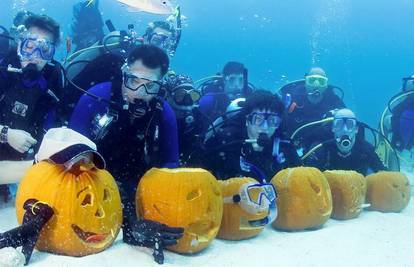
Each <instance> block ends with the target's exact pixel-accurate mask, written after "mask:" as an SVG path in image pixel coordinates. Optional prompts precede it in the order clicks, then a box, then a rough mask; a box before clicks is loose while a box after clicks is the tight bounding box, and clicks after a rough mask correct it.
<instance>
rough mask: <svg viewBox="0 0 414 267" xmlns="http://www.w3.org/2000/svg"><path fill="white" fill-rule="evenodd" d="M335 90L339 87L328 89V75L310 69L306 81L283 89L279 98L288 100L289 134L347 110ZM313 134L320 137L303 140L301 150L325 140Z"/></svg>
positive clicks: (287, 124) (329, 86) (306, 137)
mask: <svg viewBox="0 0 414 267" xmlns="http://www.w3.org/2000/svg"><path fill="white" fill-rule="evenodd" d="M335 88H338V87H334V86H332V85H329V84H328V77H327V76H326V73H325V71H324V70H323V69H321V68H318V67H314V68H311V70H310V71H309V73H307V74H306V75H305V79H304V80H299V81H295V82H292V83H289V84H287V85H285V86H283V87H282V88H281V89H280V94H281V96H282V99H285V102H286V106H287V111H288V112H287V114H288V117H287V120H286V129H287V133H288V134H292V133H294V132H295V130H297V129H298V128H299V127H301V126H303V125H306V124H308V123H311V122H314V121H319V120H321V119H323V118H324V117H325V116H326V115H327V114H328V113H329V111H331V110H334V109H339V108H345V104H344V102H343V101H342V99H341V98H340V97H339V96H338V95H336V94H335ZM314 132H317V133H318V136H312V137H310V136H302V139H301V146H303V147H304V148H305V149H307V148H309V145H310V144H309V143H308V141H307V140H312V141H313V140H315V138H319V137H320V138H321V140H325V139H326V138H325V137H324V136H321V133H320V132H319V131H314ZM308 133H311V132H308ZM328 134H329V133H328Z"/></svg>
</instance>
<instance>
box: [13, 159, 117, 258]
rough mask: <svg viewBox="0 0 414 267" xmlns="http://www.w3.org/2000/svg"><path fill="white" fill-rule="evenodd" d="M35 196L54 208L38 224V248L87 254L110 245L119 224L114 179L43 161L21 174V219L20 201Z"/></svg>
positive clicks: (21, 212) (100, 172)
mask: <svg viewBox="0 0 414 267" xmlns="http://www.w3.org/2000/svg"><path fill="white" fill-rule="evenodd" d="M31 198H34V199H38V200H39V201H41V202H45V203H47V204H48V205H49V206H51V207H52V208H53V210H54V215H53V216H52V218H51V219H50V220H49V221H48V222H47V224H46V225H45V226H44V227H43V229H42V231H41V233H40V236H39V239H38V241H37V244H36V246H37V249H38V250H40V251H47V252H52V253H56V254H62V255H68V256H86V255H90V254H94V253H98V252H101V251H103V250H104V249H106V248H107V247H109V246H110V245H111V244H112V242H113V241H114V240H115V239H116V236H117V235H118V232H119V230H120V228H121V224H122V208H121V199H120V195H119V191H118V187H117V186H116V183H115V180H114V178H113V177H112V176H111V174H110V173H109V172H107V171H105V170H99V169H97V168H94V167H93V168H83V166H81V165H79V166H76V167H73V168H72V169H70V170H68V171H65V169H64V168H63V167H62V166H60V165H55V164H52V163H49V162H46V161H42V162H40V163H37V164H36V165H34V166H33V167H32V168H31V169H30V170H29V171H28V172H27V174H26V176H25V177H24V178H23V180H22V182H21V183H20V185H19V189H18V192H17V196H16V212H17V218H18V221H19V223H20V224H21V223H22V220H23V215H24V212H25V211H24V209H23V204H24V202H25V201H26V200H28V199H31Z"/></svg>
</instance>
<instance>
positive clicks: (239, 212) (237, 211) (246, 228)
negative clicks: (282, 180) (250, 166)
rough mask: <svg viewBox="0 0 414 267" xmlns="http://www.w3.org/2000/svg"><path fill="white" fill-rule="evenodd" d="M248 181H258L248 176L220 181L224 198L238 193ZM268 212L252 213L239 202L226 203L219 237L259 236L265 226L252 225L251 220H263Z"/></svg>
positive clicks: (253, 182)
mask: <svg viewBox="0 0 414 267" xmlns="http://www.w3.org/2000/svg"><path fill="white" fill-rule="evenodd" d="M247 183H252V184H257V181H256V180H255V179H253V178H247V177H244V178H231V179H228V180H226V181H219V184H220V188H221V193H222V196H223V198H228V197H232V196H234V195H236V194H238V193H239V191H240V188H241V187H242V186H243V185H245V184H247ZM268 213H269V210H267V211H262V212H260V213H258V214H250V213H248V212H247V211H245V210H243V209H242V207H241V206H240V205H239V204H238V203H225V204H224V205H223V219H222V220H221V226H220V231H219V233H218V235H217V237H219V238H222V239H228V240H242V239H246V238H250V237H253V236H257V235H258V234H260V232H261V231H262V230H263V229H264V226H252V225H251V224H249V222H251V221H257V220H263V219H264V218H266V216H267V215H268Z"/></svg>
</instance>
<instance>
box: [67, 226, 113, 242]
mask: <svg viewBox="0 0 414 267" xmlns="http://www.w3.org/2000/svg"><path fill="white" fill-rule="evenodd" d="M72 230H73V231H74V232H75V234H76V235H77V236H78V237H79V238H80V239H81V240H82V241H83V242H85V243H87V244H88V245H98V246H99V245H101V244H102V245H105V244H106V243H107V242H108V241H109V240H110V239H111V235H108V234H97V233H93V232H85V231H84V230H82V229H81V228H80V227H79V226H77V225H75V224H72Z"/></svg>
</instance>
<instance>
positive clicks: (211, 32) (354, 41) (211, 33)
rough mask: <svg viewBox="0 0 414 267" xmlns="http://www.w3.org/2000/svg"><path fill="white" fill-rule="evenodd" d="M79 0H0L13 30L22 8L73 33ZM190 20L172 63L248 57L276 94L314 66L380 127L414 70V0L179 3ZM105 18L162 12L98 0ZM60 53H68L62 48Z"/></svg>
mask: <svg viewBox="0 0 414 267" xmlns="http://www.w3.org/2000/svg"><path fill="white" fill-rule="evenodd" d="M76 2H78V1H75V0H52V1H51V0H19V1H17V0H1V1H0V24H1V25H4V26H7V27H9V26H10V24H11V22H12V18H13V16H14V14H15V13H16V12H17V11H18V10H20V9H23V8H24V9H28V10H31V11H34V12H39V13H45V14H48V15H50V16H51V17H53V18H55V19H56V20H57V21H58V22H59V23H61V25H62V31H63V36H64V37H66V36H68V35H69V34H70V32H69V25H70V22H71V18H72V6H73V4H74V3H76ZM178 3H179V4H180V5H181V6H182V10H183V13H184V15H185V16H187V17H188V20H187V22H186V24H188V26H186V27H185V29H184V31H183V36H182V41H181V43H180V46H179V48H178V51H177V53H176V56H175V57H174V58H173V60H172V67H173V68H174V69H175V70H176V71H177V72H178V73H183V74H189V75H191V76H192V77H193V78H194V79H199V78H202V77H204V76H207V75H211V74H214V73H216V72H217V71H220V70H221V68H222V66H223V65H224V63H225V62H226V61H228V60H238V61H241V62H244V63H245V64H246V66H247V67H248V68H249V72H250V79H251V81H252V82H253V83H254V84H256V85H257V86H259V87H262V88H266V89H269V90H272V91H275V90H276V89H277V88H278V87H280V86H281V85H283V84H284V83H285V82H287V81H289V80H295V79H300V78H302V77H303V75H304V73H305V72H306V71H307V70H308V69H309V68H310V67H311V66H314V65H317V66H321V67H323V68H324V69H325V70H326V72H327V74H328V76H329V79H330V82H331V83H332V84H335V85H337V86H340V87H342V88H343V89H344V91H345V94H346V98H345V100H346V102H347V104H348V105H349V106H350V107H351V108H352V109H354V110H355V111H356V112H357V114H358V115H359V117H360V118H361V119H362V120H365V121H367V122H368V123H370V124H371V125H372V126H376V125H377V123H378V120H379V117H380V113H381V111H382V110H383V109H384V106H385V105H386V102H387V101H388V99H389V98H390V97H391V96H392V95H393V94H395V93H397V91H398V90H399V88H400V86H401V78H402V77H404V76H408V75H411V74H414V60H413V58H414V49H413V47H414V28H413V27H412V25H413V24H412V22H413V21H412V20H413V19H412V18H413V12H414V1H412V0H397V1H389V0H363V1H361V0H312V1H309V0H285V1H275V0H242V1H235V0H209V1H202V0H198V1H195V0H178ZM100 10H101V12H102V13H103V18H104V19H105V20H106V19H111V20H112V21H113V22H114V24H115V26H116V27H117V28H126V26H127V25H128V24H130V23H134V24H135V26H136V28H137V29H138V30H139V31H140V32H143V31H144V30H145V27H146V24H147V23H148V22H150V21H152V20H159V19H163V17H162V16H158V15H149V14H144V13H129V12H127V11H126V9H125V8H123V7H122V6H120V5H119V4H118V3H117V2H116V1H115V0H101V5H100ZM61 50H62V51H61V52H60V53H59V55H58V57H60V58H62V57H63V56H64V53H63V51H64V48H63V46H62V47H61Z"/></svg>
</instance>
